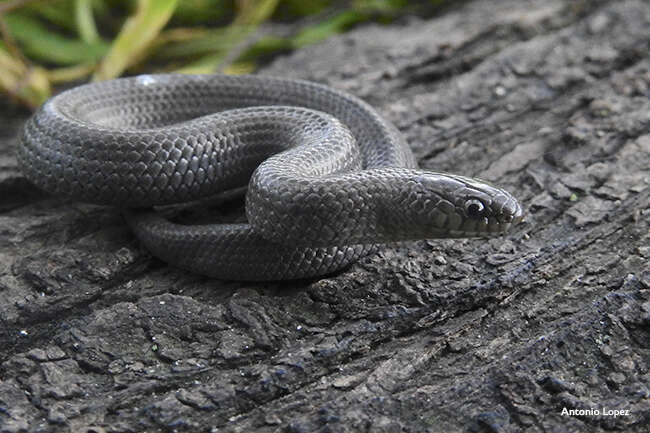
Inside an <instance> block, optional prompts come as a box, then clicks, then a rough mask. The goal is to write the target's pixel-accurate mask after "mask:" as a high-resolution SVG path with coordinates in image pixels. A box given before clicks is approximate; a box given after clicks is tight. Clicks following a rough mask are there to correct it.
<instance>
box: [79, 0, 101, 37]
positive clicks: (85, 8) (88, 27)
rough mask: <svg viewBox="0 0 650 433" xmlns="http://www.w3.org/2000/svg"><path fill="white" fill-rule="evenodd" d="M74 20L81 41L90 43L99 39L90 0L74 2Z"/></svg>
mask: <svg viewBox="0 0 650 433" xmlns="http://www.w3.org/2000/svg"><path fill="white" fill-rule="evenodd" d="M75 18H76V22H77V28H78V29H79V36H81V39H82V40H83V41H85V42H88V43H92V42H95V41H97V40H98V39H99V34H98V33H97V27H96V26H95V19H94V18H93V5H92V0H75Z"/></svg>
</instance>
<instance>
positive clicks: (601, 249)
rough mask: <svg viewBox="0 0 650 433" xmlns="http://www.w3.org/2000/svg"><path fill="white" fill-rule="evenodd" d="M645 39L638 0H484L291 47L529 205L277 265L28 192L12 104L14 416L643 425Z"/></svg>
mask: <svg viewBox="0 0 650 433" xmlns="http://www.w3.org/2000/svg"><path fill="white" fill-rule="evenodd" d="M649 53H650V3H648V2H647V1H642V0H619V1H589V0H581V1H572V0H545V1H542V0H540V1H532V0H476V1H474V2H466V3H462V6H460V7H458V8H457V9H453V10H450V11H448V12H446V13H444V14H442V15H440V16H439V17H437V18H434V19H431V20H427V21H423V20H417V19H413V20H410V21H408V22H403V23H400V24H395V25H392V26H390V27H379V26H367V27H363V28H360V29H358V30H356V31H353V32H352V33H349V34H346V35H343V36H340V37H337V38H334V39H332V40H330V41H328V42H326V43H325V44H323V45H320V46H318V47H313V48H308V49H305V50H303V51H300V52H297V53H295V54H293V55H291V56H289V57H286V58H282V59H279V60H277V61H276V62H275V63H274V64H272V65H270V66H269V67H267V68H266V69H265V70H264V71H262V73H265V74H276V75H285V76H286V75H292V76H296V77H302V78H307V79H313V80H317V81H322V82H325V83H328V84H330V85H333V86H336V87H338V88H342V89H346V90H349V91H351V92H353V93H355V94H357V95H359V96H361V97H363V98H365V99H366V100H368V101H369V102H370V103H372V104H373V105H375V106H377V107H378V108H379V109H380V110H381V111H382V112H383V113H385V115H386V116H388V117H389V118H390V119H391V120H393V121H394V122H395V123H396V124H397V125H398V126H399V128H400V129H401V130H402V131H403V132H404V134H405V135H406V136H407V138H408V140H409V142H410V143H411V145H412V146H413V149H414V150H415V152H416V154H417V156H418V158H419V160H420V163H421V165H422V166H423V167H426V168H431V169H436V170H443V171H453V172H457V173H462V174H468V175H472V176H480V177H483V178H486V179H489V180H491V181H494V182H495V183H497V184H499V185H502V186H504V187H506V188H507V189H509V190H511V191H512V192H513V193H515V195H516V196H517V197H519V198H520V199H521V201H522V202H523V204H524V206H525V208H526V210H527V220H526V222H525V223H524V224H522V225H521V226H519V227H518V229H517V230H515V232H514V233H513V234H512V235H511V236H508V237H507V238H504V239H494V240H459V241H451V240H450V241H422V242H414V243H408V244H404V245H397V246H386V247H383V248H381V250H380V252H379V253H377V254H375V255H373V256H370V257H368V258H367V259H365V260H362V261H361V262H359V263H358V264H356V265H354V266H352V267H351V268H350V269H348V270H347V271H345V272H343V273H341V274H339V275H336V276H332V277H330V278H324V279H321V280H316V281H299V282H293V283H284V284H282V283H268V284H246V283H232V282H223V281H218V280H210V279H206V278H202V277H199V276H195V275H191V274H188V273H185V272H182V271H179V270H177V269H174V268H172V267H169V266H167V265H165V264H163V263H161V262H159V261H157V260H155V259H153V258H151V256H150V255H149V254H148V253H147V252H146V251H144V250H142V249H141V248H140V247H139V246H138V244H137V243H136V242H135V241H134V239H133V237H132V236H131V234H130V233H129V231H128V230H127V228H126V226H125V224H124V222H123V221H122V219H121V217H120V215H119V213H118V212H116V211H115V210H112V209H108V208H102V207H98V206H91V205H85V204H80V203H76V202H73V201H67V200H62V199H59V198H53V197H48V196H46V195H45V194H42V193H40V192H38V191H37V190H36V189H34V188H33V187H31V186H30V185H29V184H28V183H27V182H26V181H25V180H24V179H23V178H22V177H21V175H20V173H19V171H18V169H17V166H16V160H15V158H14V156H13V154H14V147H15V136H16V134H17V131H18V129H19V128H20V126H21V124H22V122H23V121H24V118H25V117H24V116H25V114H23V113H19V112H16V111H15V110H13V109H11V108H10V107H8V106H7V105H3V106H2V107H1V109H2V112H1V114H0V121H1V128H0V348H1V352H0V432H3V433H5V432H23V431H25V432H50V431H88V432H91V431H93V432H136V431H149V432H157V431H160V432H164V431H165V432H166V431H215V432H216V431H220V432H221V431H224V432H249V431H263V432H275V431H279V432H311V431H321V432H327V431H330V432H339V431H341V432H346V431H350V432H352V431H372V432H403V431H404V432H450V431H472V432H479V431H481V432H515V431H525V432H564V431H576V432H602V431H610V430H615V431H625V432H647V431H648V428H650V427H649V425H650V371H649V367H650V266H649V264H648V263H649V260H650V233H649V232H650V230H649V226H650V224H649V223H648V221H649V220H650V55H649ZM563 408H567V410H570V409H583V410H587V409H598V410H600V411H601V414H600V415H582V416H568V415H562V410H563ZM603 408H606V409H617V410H628V411H629V413H628V414H627V415H622V416H618V417H614V416H610V415H607V414H603V413H602V411H603Z"/></svg>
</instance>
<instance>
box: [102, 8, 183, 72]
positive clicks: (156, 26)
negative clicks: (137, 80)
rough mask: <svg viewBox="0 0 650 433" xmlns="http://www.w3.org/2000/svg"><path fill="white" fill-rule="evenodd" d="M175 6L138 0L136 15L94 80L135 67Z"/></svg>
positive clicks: (113, 46)
mask: <svg viewBox="0 0 650 433" xmlns="http://www.w3.org/2000/svg"><path fill="white" fill-rule="evenodd" d="M176 4H177V0H139V1H138V8H137V10H136V13H135V14H134V15H133V16H131V17H129V18H128V19H127V20H126V22H125V23H124V25H123V26H122V30H121V31H120V33H119V34H118V36H117V38H116V39H115V42H114V43H113V45H112V46H111V49H110V51H109V53H108V55H106V57H105V58H104V60H102V62H101V64H100V65H99V68H98V69H97V72H96V73H95V76H94V79H95V80H107V79H110V78H115V77H117V76H119V75H121V74H122V72H124V70H125V69H126V68H128V67H129V66H131V65H133V64H135V63H136V62H137V61H138V60H139V59H140V58H141V56H142V54H143V53H144V52H145V50H146V49H147V48H148V47H149V44H151V42H152V41H153V40H154V38H155V37H156V36H157V35H158V34H159V33H160V30H161V29H162V28H163V27H164V26H165V24H166V23H167V21H168V20H169V18H170V17H171V16H172V13H173V12H174V9H175V8H176Z"/></svg>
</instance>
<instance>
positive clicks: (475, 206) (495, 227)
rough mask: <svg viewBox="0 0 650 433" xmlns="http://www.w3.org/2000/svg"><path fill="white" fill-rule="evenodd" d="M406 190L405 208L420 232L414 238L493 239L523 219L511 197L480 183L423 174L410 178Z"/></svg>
mask: <svg viewBox="0 0 650 433" xmlns="http://www.w3.org/2000/svg"><path fill="white" fill-rule="evenodd" d="M409 189H410V192H409V194H408V197H409V199H408V201H409V202H410V205H409V206H408V208H410V209H412V210H413V211H414V212H415V215H412V217H413V218H414V219H415V220H416V221H417V224H416V225H417V226H419V227H420V230H422V231H423V232H420V233H416V234H415V237H419V238H460V237H486V236H496V235H502V234H504V233H506V232H507V231H508V230H509V229H510V227H512V226H513V225H515V224H517V223H519V222H521V221H522V219H523V211H522V208H521V206H520V205H519V202H518V201H517V200H516V199H515V198H514V197H513V196H512V195H511V194H510V193H508V192H507V191H505V190H503V189H501V188H498V187H496V186H494V185H492V184H490V183H489V182H486V181H483V180H480V179H475V178H469V177H464V176H457V175H451V174H444V173H436V172H428V171H425V172H419V173H418V174H417V175H416V176H414V177H413V178H412V180H411V181H410V182H409Z"/></svg>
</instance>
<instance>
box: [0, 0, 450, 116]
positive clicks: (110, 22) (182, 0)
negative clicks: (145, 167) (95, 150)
mask: <svg viewBox="0 0 650 433" xmlns="http://www.w3.org/2000/svg"><path fill="white" fill-rule="evenodd" d="M442 2H444V1H443V0H421V1H407V0H349V1H335V0H0V35H1V37H2V38H1V40H0V91H2V92H3V93H5V94H7V95H9V96H11V97H12V98H13V99H15V100H17V101H19V102H20V103H22V104H25V105H27V106H29V107H32V108H35V107H38V106H39V105H40V104H41V103H42V102H43V101H44V100H45V99H47V98H48V97H49V96H50V94H51V92H52V88H53V87H55V86H56V85H57V84H60V83H66V82H74V81H80V80H85V79H88V78H91V79H93V80H104V79H110V78H115V77H118V76H120V75H122V74H124V73H138V72H156V71H176V72H186V73H210V72H215V71H220V72H225V73H238V72H250V71H252V70H254V69H255V67H256V66H257V64H258V63H259V62H260V61H261V60H263V59H265V58H268V57H269V56H272V55H273V54H276V53H278V52H282V51H288V50H292V49H295V48H300V47H303V46H305V45H309V44H313V43H316V42H319V41H322V40H323V39H326V38H327V37H330V36H332V35H334V34H337V33H341V32H343V31H345V30H347V29H349V28H350V27H351V26H353V25H355V24H358V23H360V22H364V21H369V20H374V21H380V22H388V21H390V20H392V19H394V18H395V17H398V16H400V15H402V14H405V13H422V11H427V10H433V8H435V7H436V6H438V5H439V4H440V3H442ZM271 23H272V24H273V26H271V25H270V24H271ZM265 24H266V27H265ZM278 28H281V29H282V31H280V32H277V31H274V29H275V30H277V29H278Z"/></svg>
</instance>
